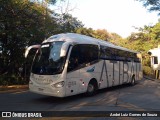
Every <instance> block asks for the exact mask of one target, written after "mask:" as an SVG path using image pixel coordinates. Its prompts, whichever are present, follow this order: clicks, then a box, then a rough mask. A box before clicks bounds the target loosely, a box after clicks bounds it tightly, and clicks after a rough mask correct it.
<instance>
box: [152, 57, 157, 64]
mask: <svg viewBox="0 0 160 120" xmlns="http://www.w3.org/2000/svg"><path fill="white" fill-rule="evenodd" d="M153 64H158V57H156V56H154V57H153Z"/></svg>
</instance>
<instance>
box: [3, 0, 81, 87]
mask: <svg viewBox="0 0 160 120" xmlns="http://www.w3.org/2000/svg"><path fill="white" fill-rule="evenodd" d="M35 1H38V0H0V75H6V76H7V77H9V76H10V77H11V76H14V79H17V75H18V72H19V71H18V68H19V67H21V65H22V64H24V61H25V59H24V51H25V47H26V46H30V45H32V44H40V43H41V42H42V41H43V40H44V38H45V37H46V38H48V37H49V36H51V35H54V34H58V33H61V32H73V31H74V30H75V29H77V28H78V27H82V23H81V22H80V21H79V20H77V19H76V18H74V17H72V16H71V15H66V16H63V19H62V18H61V15H59V14H56V13H55V12H54V11H51V10H50V9H48V8H47V7H46V6H44V5H43V4H41V3H40V2H35ZM46 10H47V12H46ZM44 18H45V20H44ZM31 62H32V61H29V63H31ZM28 72H29V71H28ZM1 79H2V76H0V84H1ZM7 79H8V78H7ZM7 79H6V80H7ZM13 81H14V80H13Z"/></svg>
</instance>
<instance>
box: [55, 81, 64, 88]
mask: <svg viewBox="0 0 160 120" xmlns="http://www.w3.org/2000/svg"><path fill="white" fill-rule="evenodd" d="M63 86H64V81H62V82H58V83H56V84H54V87H56V88H60V87H63Z"/></svg>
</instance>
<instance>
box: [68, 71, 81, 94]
mask: <svg viewBox="0 0 160 120" xmlns="http://www.w3.org/2000/svg"><path fill="white" fill-rule="evenodd" d="M79 74H80V73H79V70H76V71H73V72H69V73H67V79H66V96H70V95H75V94H78V93H79Z"/></svg>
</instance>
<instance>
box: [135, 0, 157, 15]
mask: <svg viewBox="0 0 160 120" xmlns="http://www.w3.org/2000/svg"><path fill="white" fill-rule="evenodd" d="M137 1H140V2H143V6H144V7H148V10H149V11H158V12H159V13H158V15H160V0H137Z"/></svg>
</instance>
